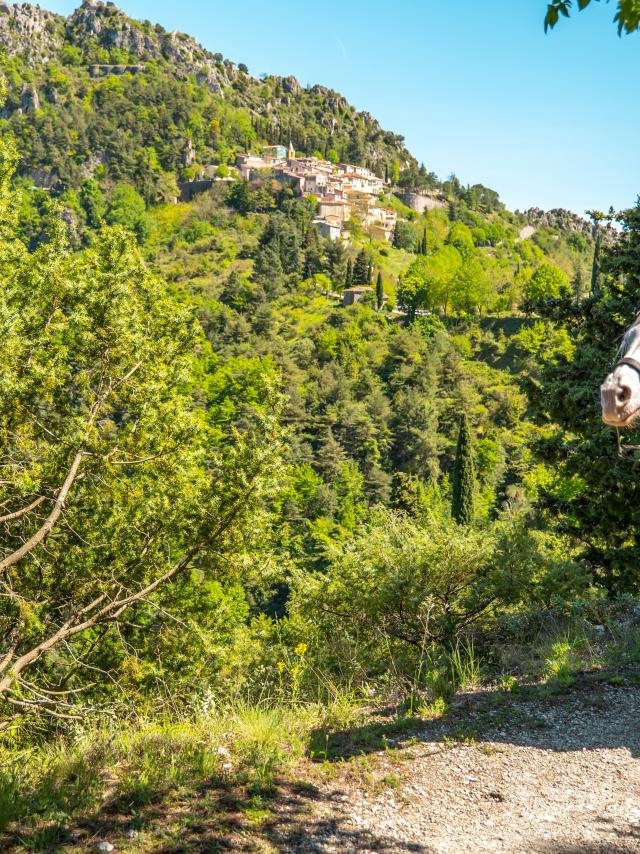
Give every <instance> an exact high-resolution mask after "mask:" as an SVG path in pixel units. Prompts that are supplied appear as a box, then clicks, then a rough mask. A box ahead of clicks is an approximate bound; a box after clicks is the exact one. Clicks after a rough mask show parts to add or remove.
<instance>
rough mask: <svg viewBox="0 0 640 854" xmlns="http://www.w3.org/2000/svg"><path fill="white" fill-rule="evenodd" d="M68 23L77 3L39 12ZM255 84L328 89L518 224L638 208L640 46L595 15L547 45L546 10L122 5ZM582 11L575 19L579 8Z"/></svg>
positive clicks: (535, 1)
mask: <svg viewBox="0 0 640 854" xmlns="http://www.w3.org/2000/svg"><path fill="white" fill-rule="evenodd" d="M40 5H41V6H43V7H44V8H47V9H50V10H51V11H54V12H59V13H62V14H69V13H70V12H71V11H72V10H73V8H74V7H75V6H76V5H79V0H77V2H74V1H73V0H40ZM118 5H120V6H121V8H123V9H124V10H125V11H126V12H127V13H128V14H129V15H131V16H132V17H134V18H139V19H145V18H148V19H149V20H150V21H152V22H153V23H160V24H162V25H163V26H164V27H165V28H166V29H168V30H181V31H182V32H186V33H189V34H190V35H193V36H195V37H196V38H197V39H198V40H199V41H200V42H201V43H202V44H203V45H204V46H205V47H206V48H208V49H209V50H211V51H213V52H220V53H223V54H224V55H225V56H226V57H228V58H229V59H232V60H234V61H235V62H244V63H246V64H247V65H248V67H249V71H250V72H251V73H252V74H253V75H254V76H256V77H258V76H260V75H261V74H280V75H294V76H295V77H297V78H298V79H299V80H300V82H301V83H302V84H303V85H307V84H309V85H311V84H314V83H321V84H323V85H325V86H329V87H330V88H332V89H336V90H337V91H339V92H340V93H342V94H343V95H344V96H345V97H346V98H347V99H348V100H349V101H350V102H351V103H352V104H353V105H354V106H355V107H356V108H357V109H359V110H366V111H368V112H370V113H371V114H372V115H374V116H375V117H376V118H377V119H378V121H379V122H380V123H381V125H382V126H383V127H384V128H385V129H387V130H391V131H393V132H394V133H398V134H402V135H403V136H404V137H405V140H406V144H407V146H408V148H409V150H410V151H411V152H412V153H413V154H414V156H415V157H416V158H417V159H418V160H419V161H421V162H424V163H425V165H426V166H427V168H428V169H429V170H430V171H434V172H436V174H437V175H439V176H440V177H442V178H444V177H446V176H447V175H449V174H451V173H452V172H454V173H455V174H456V175H457V176H458V177H459V178H460V180H461V181H463V183H465V184H466V183H470V184H474V183H483V184H485V185H487V186H489V187H492V188H493V189H495V190H497V191H498V192H499V193H500V196H501V198H502V199H503V201H504V202H505V203H506V204H507V207H509V208H510V209H512V210H514V209H519V210H524V209H526V208H529V207H533V206H535V207H540V208H545V209H549V208H554V207H564V208H569V209H571V210H574V211H575V212H577V213H581V214H582V213H584V211H585V210H587V209H592V208H596V209H600V210H608V208H609V207H610V206H613V207H615V208H618V209H619V208H623V207H628V206H630V205H632V204H634V203H635V201H636V198H637V196H638V194H640V109H639V104H638V93H639V92H640V86H639V84H640V33H635V34H632V35H628V36H623V37H622V38H619V37H618V35H617V29H616V27H615V26H614V25H613V23H612V20H613V16H614V13H615V0H614V2H613V3H611V4H606V3H605V2H604V0H603V2H600V3H592V4H591V6H590V7H589V8H588V9H586V10H585V11H583V12H581V13H578V12H575V13H574V16H573V18H572V19H571V20H569V21H565V20H564V19H563V20H561V21H560V23H559V25H558V26H557V27H556V29H555V30H554V31H553V32H550V33H549V34H547V35H545V33H544V30H543V25H542V22H543V17H544V11H545V8H546V0H482V2H480V1H479V0H394V2H390V0H324V2H322V3H310V2H308V0H307V2H302V3H301V2H300V0H296V2H293V0H277V2H276V0H242V2H232V0H224V2H221V1H220V0H214V2H212V0H181V2H175V0H171V2H170V0H153V2H152V0H119V2H118ZM574 5H575V4H574Z"/></svg>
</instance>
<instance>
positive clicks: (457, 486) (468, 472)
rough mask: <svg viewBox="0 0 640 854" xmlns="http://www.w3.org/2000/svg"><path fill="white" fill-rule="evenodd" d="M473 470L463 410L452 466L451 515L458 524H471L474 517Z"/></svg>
mask: <svg viewBox="0 0 640 854" xmlns="http://www.w3.org/2000/svg"><path fill="white" fill-rule="evenodd" d="M474 501H475V472H474V464H473V450H472V447H471V432H470V430H469V421H468V419H467V415H466V413H465V412H463V413H462V415H461V417H460V427H459V431H458V443H457V445H456V460H455V464H454V466H453V478H452V492H451V515H452V516H453V518H454V519H455V520H456V522H457V523H458V524H459V525H471V524H472V523H473V519H474Z"/></svg>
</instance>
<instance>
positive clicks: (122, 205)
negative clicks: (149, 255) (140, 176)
mask: <svg viewBox="0 0 640 854" xmlns="http://www.w3.org/2000/svg"><path fill="white" fill-rule="evenodd" d="M105 220H106V222H107V223H109V225H122V226H124V228H126V229H128V230H129V231H131V232H133V234H135V235H136V237H137V238H138V241H139V242H140V243H143V242H144V240H145V239H146V238H147V237H148V235H149V232H150V228H151V224H150V220H149V217H148V216H147V206H146V204H145V201H144V199H143V198H142V196H141V195H140V193H138V192H137V191H136V189H135V188H134V187H132V186H131V185H130V184H117V185H116V186H115V187H114V188H113V190H112V191H111V193H110V194H109V201H108V204H107V209H106V212H105Z"/></svg>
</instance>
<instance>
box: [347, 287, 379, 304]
mask: <svg viewBox="0 0 640 854" xmlns="http://www.w3.org/2000/svg"><path fill="white" fill-rule="evenodd" d="M372 292H373V288H371V287H369V286H368V285H357V286H356V287H354V288H347V289H346V291H345V292H344V295H343V297H342V304H343V305H355V304H356V303H357V302H360V300H362V299H364V297H365V296H366V295H367V294H369V293H372Z"/></svg>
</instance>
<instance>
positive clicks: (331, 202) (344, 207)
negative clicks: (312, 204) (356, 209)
mask: <svg viewBox="0 0 640 854" xmlns="http://www.w3.org/2000/svg"><path fill="white" fill-rule="evenodd" d="M318 217H319V218H321V219H330V218H332V217H333V218H335V219H336V220H337V221H338V222H346V221H347V220H348V219H349V218H350V217H351V205H350V204H349V202H347V201H344V200H342V199H326V198H322V199H320V201H319V204H318Z"/></svg>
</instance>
